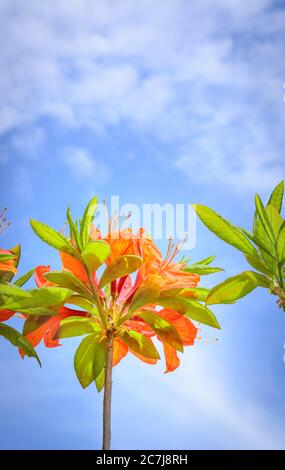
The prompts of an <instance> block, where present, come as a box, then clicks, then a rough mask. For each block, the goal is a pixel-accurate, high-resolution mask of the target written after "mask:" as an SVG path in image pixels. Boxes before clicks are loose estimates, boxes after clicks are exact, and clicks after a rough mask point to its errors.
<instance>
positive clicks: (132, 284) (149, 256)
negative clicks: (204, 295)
mask: <svg viewBox="0 0 285 470" xmlns="http://www.w3.org/2000/svg"><path fill="white" fill-rule="evenodd" d="M90 240H93V241H94V240H96V241H97V240H103V241H104V242H105V243H107V244H108V246H109V248H110V254H109V256H108V258H107V259H106V261H105V263H106V266H107V267H108V266H110V265H111V264H112V263H113V264H114V263H116V260H119V259H122V257H123V256H130V257H132V256H134V257H136V258H129V259H128V258H125V259H127V260H128V261H131V262H134V261H135V266H134V267H136V264H137V265H139V267H138V269H137V272H136V273H135V276H134V277H133V276H131V274H125V275H123V276H119V277H118V278H116V279H113V280H112V281H111V283H110V289H109V292H108V290H107V289H104V288H100V283H99V279H98V275H97V272H96V271H92V270H91V271H90V275H89V276H88V274H87V272H86V268H85V265H84V263H83V262H82V261H81V260H79V259H77V258H75V257H73V256H71V255H70V254H68V253H66V252H64V251H61V252H60V257H61V260H62V270H63V271H68V272H70V273H72V274H73V275H74V276H75V277H76V278H77V279H78V280H80V281H81V282H82V283H83V284H84V286H86V289H87V290H89V291H90V294H92V288H93V289H95V290H96V293H97V296H98V299H99V302H100V303H101V305H102V307H103V308H104V311H105V312H106V318H105V319H106V322H103V321H102V319H101V318H100V316H99V315H98V314H97V312H96V315H94V316H92V319H93V321H94V322H96V323H97V324H98V325H99V326H100V329H101V332H100V337H99V341H102V340H103V339H104V337H105V335H106V329H108V328H112V329H113V330H114V331H115V339H114V349H113V365H116V364H118V363H119V362H120V360H121V359H122V358H123V357H125V356H126V355H127V353H128V352H129V351H130V352H131V353H132V354H134V355H135V356H136V357H137V358H139V359H140V360H142V361H144V362H146V363H148V364H155V363H156V362H157V360H158V359H159V355H158V352H157V351H156V349H155V347H154V345H153V344H152V340H151V338H153V337H156V338H157V339H159V340H160V341H162V344H163V349H164V354H165V360H166V372H170V371H173V370H175V369H176V368H177V367H178V366H179V363H180V361H179V358H178V355H177V350H178V351H182V350H183V346H190V345H193V344H194V340H195V338H196V336H197V331H198V330H197V327H196V326H195V325H194V324H193V322H192V321H191V320H190V319H189V318H187V317H186V316H184V315H183V314H181V313H180V312H178V311H176V310H174V309H168V308H159V306H158V305H157V304H156V300H157V299H158V298H159V295H160V294H161V293H167V292H168V293H173V292H174V290H175V292H177V291H184V292H183V293H182V295H183V296H185V297H188V298H189V297H191V298H193V297H194V290H193V289H194V288H196V287H197V284H198V282H199V280H200V276H199V275H198V274H193V273H189V272H185V271H183V268H184V267H185V264H184V263H183V262H182V263H178V262H175V261H174V258H175V256H176V255H177V254H178V251H179V247H178V246H177V247H174V245H173V242H172V241H171V240H170V241H169V245H168V252H167V254H166V257H165V258H163V257H162V255H161V252H160V251H159V249H158V247H157V246H156V244H155V243H154V242H153V240H151V238H150V237H148V236H147V235H145V233H144V230H143V229H140V231H139V232H138V233H137V234H133V232H132V229H125V230H122V231H120V232H112V231H109V233H108V234H107V235H106V236H105V237H102V235H101V233H100V232H99V230H98V229H96V228H95V226H92V227H91V231H90ZM70 241H71V240H70ZM49 272H50V266H38V267H37V268H36V270H35V281H36V284H37V286H38V287H39V288H42V287H50V286H55V285H56V284H55V283H54V282H52V281H50V280H48V279H47V277H46V273H49ZM90 283H91V284H92V285H91V286H90ZM142 291H143V294H144V296H145V300H142V301H141V302H140V304H139V306H138V308H137V309H135V310H134V308H132V309H130V307H131V306H133V305H134V304H133V302H132V301H133V299H136V295H137V294H138V293H140V292H142ZM155 299H156V300H155ZM149 300H150V302H149ZM67 302H68V301H67ZM91 315H92V314H91V313H90V312H87V311H79V310H75V309H72V308H69V307H66V306H62V307H61V308H60V309H59V310H58V312H57V314H56V315H54V316H52V317H50V318H49V319H48V320H47V321H46V322H44V323H42V324H41V325H40V326H39V327H38V328H36V329H35V330H34V331H32V332H30V333H28V334H27V336H26V337H27V339H28V340H29V341H30V343H31V344H32V345H33V346H37V345H38V344H39V342H40V341H41V340H42V339H43V340H44V344H45V345H46V346H47V347H56V346H58V345H59V338H58V337H57V333H58V331H59V328H60V322H61V321H62V320H63V319H65V318H68V317H74V316H76V317H78V316H82V317H86V318H89V317H90V316H91ZM144 317H146V318H147V320H148V321H146V320H144ZM155 317H158V319H157V320H158V322H157V323H158V327H157V328H156V327H155ZM150 319H152V320H153V321H152V322H151V321H150ZM161 324H162V325H163V326H164V327H165V331H166V334H165V332H163V328H161V336H160V335H159V331H158V330H159V325H161ZM126 332H137V333H139V334H141V335H143V336H144V337H145V343H147V346H148V348H143V347H142V348H141V349H142V351H141V352H139V351H138V347H137V344H134V345H132V344H131V341H130V337H129V336H127V335H126V334H125V333H126Z"/></svg>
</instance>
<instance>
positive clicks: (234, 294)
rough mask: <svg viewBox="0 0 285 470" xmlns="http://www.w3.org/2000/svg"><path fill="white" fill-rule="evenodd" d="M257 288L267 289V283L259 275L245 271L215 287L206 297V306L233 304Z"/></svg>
mask: <svg viewBox="0 0 285 470" xmlns="http://www.w3.org/2000/svg"><path fill="white" fill-rule="evenodd" d="M258 286H261V287H265V286H266V287H269V281H268V280H267V278H265V277H264V276H262V275H261V274H258V273H255V272H253V271H245V272H243V273H240V274H237V275H236V276H233V277H230V278H229V279H226V280H225V281H224V282H221V283H220V284H218V285H217V286H215V287H214V288H213V289H212V290H211V291H210V293H209V295H208V298H207V305H213V304H227V303H232V302H235V301H236V300H238V299H241V298H242V297H244V296H246V295H247V294H249V293H250V292H251V291H252V290H254V289H255V288H256V287H258Z"/></svg>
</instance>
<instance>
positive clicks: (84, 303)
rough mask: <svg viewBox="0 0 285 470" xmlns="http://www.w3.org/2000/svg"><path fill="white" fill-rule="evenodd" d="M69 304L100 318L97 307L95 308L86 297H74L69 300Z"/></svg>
mask: <svg viewBox="0 0 285 470" xmlns="http://www.w3.org/2000/svg"><path fill="white" fill-rule="evenodd" d="M68 303H69V304H71V305H77V306H78V307H80V308H82V309H83V310H87V312H90V313H91V314H92V315H95V316H96V317H98V316H99V313H98V310H97V307H95V305H94V304H93V303H92V302H90V301H89V300H87V299H85V298H84V297H81V296H80V295H72V296H71V297H70V299H68Z"/></svg>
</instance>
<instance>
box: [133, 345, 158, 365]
mask: <svg viewBox="0 0 285 470" xmlns="http://www.w3.org/2000/svg"><path fill="white" fill-rule="evenodd" d="M129 350H130V352H131V353H132V354H133V355H134V356H136V357H137V358H138V359H140V361H142V362H145V363H146V364H156V363H157V359H153V358H152V357H146V356H142V354H138V353H137V352H135V351H133V350H132V349H131V348H130V347H129Z"/></svg>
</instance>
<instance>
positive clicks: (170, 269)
mask: <svg viewBox="0 0 285 470" xmlns="http://www.w3.org/2000/svg"><path fill="white" fill-rule="evenodd" d="M181 247H182V242H180V243H178V244H177V246H176V247H175V246H174V244H173V242H172V240H169V243H168V250H167V253H166V256H165V258H163V257H162V255H161V252H160V251H159V249H158V247H157V246H156V245H155V243H154V242H153V240H151V238H149V237H142V238H141V250H142V257H143V264H142V267H141V269H140V275H141V278H142V282H143V281H145V280H147V279H148V278H149V277H150V276H152V275H154V276H155V277H156V278H157V280H158V282H159V283H160V286H161V290H167V289H183V288H194V287H197V284H198V282H199V281H200V276H199V275H198V274H193V273H189V272H185V271H183V268H184V267H185V266H186V264H185V263H176V262H174V258H175V257H176V256H177V254H178V253H179V251H180V249H181Z"/></svg>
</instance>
